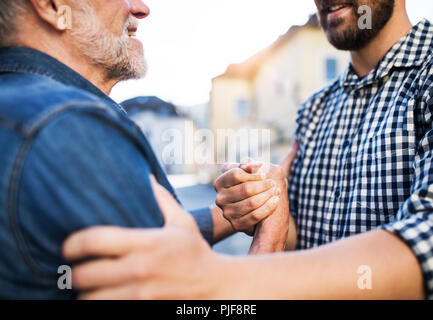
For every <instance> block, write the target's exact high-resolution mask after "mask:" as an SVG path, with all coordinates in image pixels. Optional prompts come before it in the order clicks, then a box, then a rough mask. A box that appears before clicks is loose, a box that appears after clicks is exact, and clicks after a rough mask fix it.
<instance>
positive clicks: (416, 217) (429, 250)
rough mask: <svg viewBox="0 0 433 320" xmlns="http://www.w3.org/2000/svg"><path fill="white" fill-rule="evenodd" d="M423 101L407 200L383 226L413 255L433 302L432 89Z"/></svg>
mask: <svg viewBox="0 0 433 320" xmlns="http://www.w3.org/2000/svg"><path fill="white" fill-rule="evenodd" d="M427 92H428V94H427V97H426V98H425V99H424V103H425V104H426V106H427V107H426V112H425V114H424V118H425V119H426V122H427V126H426V127H427V133H426V134H425V136H424V137H423V138H422V139H421V141H420V143H419V145H418V150H417V155H416V157H415V162H414V165H413V166H414V170H415V177H414V182H413V184H412V190H411V196H410V198H409V199H408V200H407V201H406V202H405V203H404V205H403V207H402V208H401V209H400V211H399V213H398V215H397V219H396V220H395V221H393V222H392V223H390V224H388V225H385V226H383V227H382V228H383V229H384V230H387V231H389V232H392V233H393V234H395V235H397V236H398V237H399V238H401V239H402V240H403V241H404V242H405V243H406V244H407V245H408V246H409V247H410V248H411V249H412V250H413V252H414V254H415V255H416V257H417V259H418V261H419V264H420V266H421V268H422V271H423V276H424V283H425V293H426V298H428V299H433V125H432V122H431V120H432V114H433V85H432V84H431V83H430V90H428V91H427Z"/></svg>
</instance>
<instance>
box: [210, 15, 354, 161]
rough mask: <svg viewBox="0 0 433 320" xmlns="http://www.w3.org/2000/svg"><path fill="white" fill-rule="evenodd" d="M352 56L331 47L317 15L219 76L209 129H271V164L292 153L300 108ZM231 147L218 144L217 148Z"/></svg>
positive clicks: (334, 75)
mask: <svg viewBox="0 0 433 320" xmlns="http://www.w3.org/2000/svg"><path fill="white" fill-rule="evenodd" d="M348 61H349V56H348V53H346V52H342V51H337V50H336V49H335V48H334V47H332V46H331V45H330V44H329V42H328V40H327V39H326V36H325V35H324V33H323V31H322V29H321V28H320V26H319V25H318V22H317V18H316V16H312V17H311V18H310V19H309V21H308V22H307V23H306V24H305V25H303V26H294V27H292V28H290V30H289V31H288V32H287V33H286V34H284V35H282V36H281V37H280V38H279V39H278V40H277V41H276V42H274V43H273V44H272V45H271V46H270V47H268V48H266V49H264V50H262V51H261V52H259V53H257V54H256V55H254V56H253V57H251V58H250V59H248V60H247V61H245V62H243V63H241V64H236V65H230V66H229V67H228V69H227V71H226V72H225V73H224V74H222V75H220V76H218V77H216V78H214V79H213V81H212V91H211V99H210V114H209V116H210V126H211V129H212V130H213V131H214V132H215V133H216V132H217V130H218V129H227V128H232V129H241V128H256V129H257V128H264V129H268V130H270V131H271V141H270V143H271V150H272V152H271V161H273V162H279V161H280V160H282V158H283V157H284V155H285V154H286V153H287V152H288V148H289V146H290V144H291V136H292V134H293V131H294V128H295V121H296V115H297V111H298V109H299V107H300V105H301V104H302V103H303V102H304V101H305V100H307V99H308V98H309V97H310V96H311V95H312V94H313V93H314V92H316V91H318V90H320V89H321V88H323V87H324V86H326V85H327V84H329V83H330V82H331V81H333V80H334V79H335V78H336V77H337V76H338V74H340V73H342V72H343V71H344V69H345V68H346V67H347V65H348ZM222 148H226V146H224V145H223V142H218V143H217V145H216V149H217V150H218V149H222Z"/></svg>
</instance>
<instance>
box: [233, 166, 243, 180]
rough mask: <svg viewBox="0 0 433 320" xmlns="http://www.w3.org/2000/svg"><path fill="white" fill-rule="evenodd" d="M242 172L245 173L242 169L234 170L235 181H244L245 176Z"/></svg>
mask: <svg viewBox="0 0 433 320" xmlns="http://www.w3.org/2000/svg"><path fill="white" fill-rule="evenodd" d="M242 172H243V170H242V169H239V168H236V169H234V170H233V173H232V177H233V179H234V180H235V181H238V182H239V181H242V176H243V174H242Z"/></svg>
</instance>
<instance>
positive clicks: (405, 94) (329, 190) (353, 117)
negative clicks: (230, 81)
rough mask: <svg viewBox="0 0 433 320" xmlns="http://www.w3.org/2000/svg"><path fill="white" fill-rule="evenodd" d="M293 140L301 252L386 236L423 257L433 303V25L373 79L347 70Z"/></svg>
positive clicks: (316, 101) (321, 95)
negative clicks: (377, 232) (378, 232)
mask: <svg viewBox="0 0 433 320" xmlns="http://www.w3.org/2000/svg"><path fill="white" fill-rule="evenodd" d="M295 139H296V140H297V141H298V142H299V153H298V157H297V158H296V160H295V162H294V164H293V167H292V172H291V183H290V200H291V204H290V207H291V208H290V209H291V213H292V214H293V216H294V217H295V220H296V223H297V231H298V247H299V248H300V249H305V248H311V247H315V246H319V245H322V244H325V243H329V242H333V241H336V240H339V239H342V238H345V237H349V236H352V235H355V234H359V233H362V232H366V231H369V230H373V229H377V228H382V229H385V230H388V231H390V232H392V233H394V234H396V235H397V236H399V237H400V238H401V239H402V240H403V241H405V242H406V243H407V244H408V245H409V247H410V248H411V249H412V250H413V252H414V253H415V255H416V256H417V258H418V260H419V263H420V265H421V267H422V270H423V273H424V280H425V284H426V293H427V296H428V297H429V298H433V25H431V24H430V23H429V22H428V21H427V20H423V21H421V22H420V23H419V24H417V25H416V26H415V27H414V28H413V29H412V30H411V31H410V33H409V34H408V35H406V36H405V37H403V38H402V39H401V40H400V41H399V42H398V43H396V44H395V45H394V46H393V47H392V48H391V49H390V50H389V51H388V53H387V54H386V55H385V56H384V57H383V58H382V60H381V61H380V62H379V64H378V65H377V67H376V68H375V69H374V70H373V71H372V72H370V73H369V74H368V75H367V76H365V77H362V78H360V77H358V76H357V75H356V74H355V73H354V71H353V69H352V68H351V66H349V67H348V68H347V70H346V72H345V73H344V74H343V75H342V76H341V77H340V78H339V79H337V80H336V81H335V82H334V83H333V84H331V85H330V86H328V87H327V88H325V89H324V90H322V91H320V92H318V93H317V94H315V95H314V96H313V97H312V98H310V99H309V100H308V101H307V102H306V103H305V104H304V105H303V106H302V108H301V109H300V111H299V115H298V120H297V130H296V133H295Z"/></svg>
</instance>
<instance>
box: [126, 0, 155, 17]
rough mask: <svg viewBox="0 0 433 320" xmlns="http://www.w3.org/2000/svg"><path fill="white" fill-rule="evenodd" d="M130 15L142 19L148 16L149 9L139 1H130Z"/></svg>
mask: <svg viewBox="0 0 433 320" xmlns="http://www.w3.org/2000/svg"><path fill="white" fill-rule="evenodd" d="M130 6H131V7H130V11H131V14H132V15H133V16H134V17H136V18H137V19H144V18H146V17H147V16H148V15H149V14H150V9H149V7H148V6H147V5H146V4H145V3H144V2H143V1H141V0H130Z"/></svg>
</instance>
